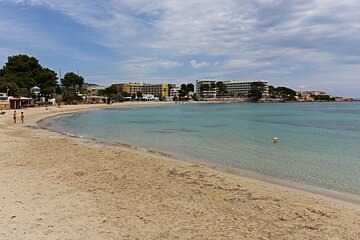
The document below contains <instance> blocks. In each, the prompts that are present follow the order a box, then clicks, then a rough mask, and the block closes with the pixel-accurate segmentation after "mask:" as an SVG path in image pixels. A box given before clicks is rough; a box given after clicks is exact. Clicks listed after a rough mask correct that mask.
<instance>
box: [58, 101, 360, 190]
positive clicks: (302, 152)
mask: <svg viewBox="0 0 360 240" xmlns="http://www.w3.org/2000/svg"><path fill="white" fill-rule="evenodd" d="M51 125H52V126H51V128H53V129H55V130H57V131H61V132H65V133H69V134H74V135H81V136H84V137H95V138H98V139H101V140H105V141H117V142H121V143H127V144H131V145H136V146H138V147H141V148H146V149H150V150H154V151H161V152H166V153H171V154H174V155H177V156H182V157H186V158H190V159H192V160H195V161H203V162H208V163H212V164H217V165H222V166H226V167H231V168H238V169H242V170H249V171H251V172H256V173H259V174H262V175H267V176H272V177H276V178H281V179H287V180H291V181H295V182H299V183H305V184H308V185H313V186H317V187H321V188H325V189H330V190H336V191H340V192H348V193H353V194H356V195H360V103H278V104H277V103H269V104H267V103H262V104H252V103H240V104H177V105H163V106H146V107H121V108H113V109H106V110H96V111H89V112H83V113H80V114H74V115H66V116H62V117H58V118H55V119H53V120H52V124H51ZM275 136H276V137H278V138H279V139H280V141H279V144H274V143H273V137H275Z"/></svg>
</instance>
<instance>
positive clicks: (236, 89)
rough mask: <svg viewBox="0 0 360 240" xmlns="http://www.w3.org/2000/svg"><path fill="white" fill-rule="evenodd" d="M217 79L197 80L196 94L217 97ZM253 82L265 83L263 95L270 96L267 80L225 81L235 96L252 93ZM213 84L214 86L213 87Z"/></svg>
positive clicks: (204, 96) (201, 97) (204, 97)
mask: <svg viewBox="0 0 360 240" xmlns="http://www.w3.org/2000/svg"><path fill="white" fill-rule="evenodd" d="M216 82H218V81H216V80H215V79H201V80H197V81H196V95H197V96H198V97H199V98H200V99H201V100H207V99H214V98H216V94H217V88H216V87H214V85H216ZM253 82H261V83H262V84H263V85H264V88H265V90H264V92H263V97H264V98H266V97H269V86H268V82H267V81H256V80H255V81H246V82H239V81H234V80H232V81H223V83H224V85H225V86H226V88H227V91H228V93H231V94H232V95H234V96H238V97H240V96H242V97H246V96H248V95H249V94H250V91H251V83H253ZM211 86H213V87H211Z"/></svg>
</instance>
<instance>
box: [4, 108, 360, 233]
mask: <svg viewBox="0 0 360 240" xmlns="http://www.w3.org/2000/svg"><path fill="white" fill-rule="evenodd" d="M147 104H148V103H147ZM150 104H156V103H150ZM160 104H161V103H160ZM125 105H128V104H119V106H125ZM130 105H133V104H131V103H130ZM97 107H108V106H105V105H101V106H99V105H78V106H63V107H62V108H57V107H53V108H51V110H45V108H34V109H25V110H23V111H24V114H25V123H24V124H20V123H19V124H12V119H11V112H10V111H8V113H7V114H6V115H5V116H0V139H1V142H0V149H1V151H0V186H1V188H0V239H359V236H360V210H359V206H358V205H356V204H353V205H351V204H347V203H343V202H340V201H336V200H332V199H330V198H327V197H324V196H318V195H314V194H311V193H307V192H305V191H299V190H296V189H292V188H287V187H283V186H279V185H275V184H271V183H267V182H264V181H259V180H255V179H251V178H248V177H244V176H241V175H238V174H230V173H227V172H224V171H219V170H217V169H213V168H211V167H207V166H203V165H200V164H194V163H190V162H185V161H179V160H176V159H171V158H169V157H167V156H160V155H155V154H151V153H149V152H146V151H138V150H134V149H131V148H125V147H116V146H104V145H102V144H99V145H94V144H84V143H81V142H80V141H79V140H77V139H74V138H70V137H67V136H64V135H61V134H58V133H54V132H49V131H47V130H43V129H39V128H38V126H37V124H36V122H37V121H38V120H40V119H43V118H45V117H49V116H54V115H57V114H61V113H68V112H74V111H75V112H76V111H80V110H86V109H90V108H97ZM18 112H20V111H18Z"/></svg>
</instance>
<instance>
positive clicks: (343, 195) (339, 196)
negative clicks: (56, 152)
mask: <svg viewBox="0 0 360 240" xmlns="http://www.w3.org/2000/svg"><path fill="white" fill-rule="evenodd" d="M91 110H99V109H91ZM91 110H85V111H91ZM72 114H77V112H75V113H63V114H59V115H55V116H50V117H46V118H43V119H40V120H39V121H37V122H36V124H37V125H38V126H39V128H41V129H44V130H46V131H49V132H55V133H58V134H61V135H63V136H64V137H70V138H74V139H75V140H76V141H79V142H80V143H83V144H89V145H96V144H100V145H104V146H111V147H119V148H127V149H132V150H135V151H141V152H147V153H149V154H154V155H155V156H162V157H166V158H168V160H172V161H183V162H187V163H190V164H198V165H200V166H203V167H205V168H209V169H211V170H215V171H219V172H220V173H223V174H231V175H233V176H235V177H239V178H247V179H250V180H256V181H261V182H265V183H267V184H273V185H277V186H280V187H285V188H289V189H290V190H294V191H301V192H304V193H305V194H312V195H314V196H317V197H321V198H324V199H329V200H333V201H338V202H340V203H343V204H348V205H349V206H351V207H355V208H358V209H360V195H356V194H353V193H348V192H341V191H337V190H331V189H326V188H322V187H319V186H315V185H310V184H306V183H301V182H295V181H292V180H289V179H283V178H278V177H274V176H270V175H264V174H261V173H257V172H254V171H250V170H246V169H240V168H231V167H227V166H222V165H220V164H211V163H208V162H206V161H205V160H200V161H197V160H195V159H192V158H189V157H185V156H180V155H176V154H174V153H171V152H164V151H161V150H159V151H157V150H152V149H149V148H142V147H139V146H136V145H132V144H129V143H124V142H118V141H116V142H114V141H107V140H102V139H98V138H95V137H83V136H78V135H72V134H68V133H65V132H61V131H58V130H55V129H52V128H51V127H50V126H45V125H46V124H48V123H47V122H46V121H51V119H54V118H57V117H61V116H64V115H72Z"/></svg>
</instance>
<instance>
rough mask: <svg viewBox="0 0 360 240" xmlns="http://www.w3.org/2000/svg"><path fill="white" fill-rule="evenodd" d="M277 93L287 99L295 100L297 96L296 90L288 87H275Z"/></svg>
mask: <svg viewBox="0 0 360 240" xmlns="http://www.w3.org/2000/svg"><path fill="white" fill-rule="evenodd" d="M275 92H276V95H277V96H278V97H280V98H282V99H284V100H286V101H294V100H295V99H296V98H295V96H296V92H295V91H294V90H292V89H290V88H287V87H277V88H275Z"/></svg>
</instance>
